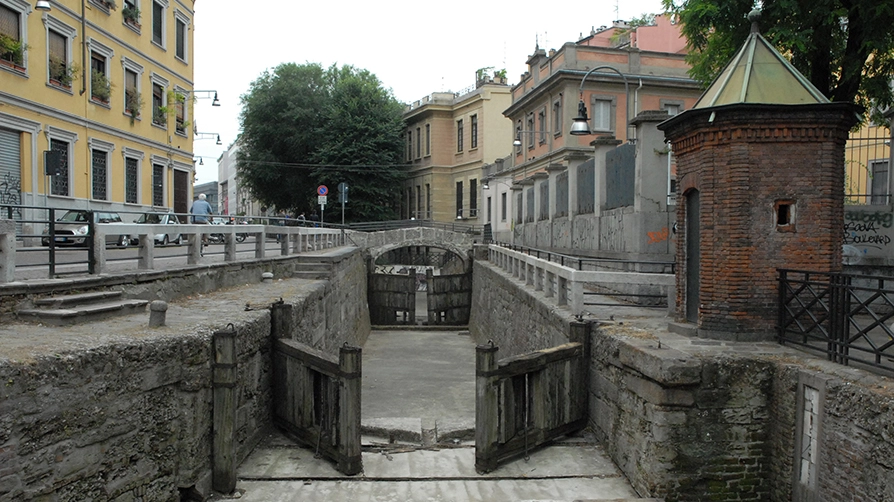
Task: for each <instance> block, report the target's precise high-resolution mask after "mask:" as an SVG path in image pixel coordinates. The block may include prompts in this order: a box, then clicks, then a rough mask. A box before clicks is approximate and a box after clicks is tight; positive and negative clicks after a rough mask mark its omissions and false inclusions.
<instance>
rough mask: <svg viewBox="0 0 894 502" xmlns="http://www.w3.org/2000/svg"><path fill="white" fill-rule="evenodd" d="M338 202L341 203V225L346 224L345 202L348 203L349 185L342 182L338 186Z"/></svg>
mask: <svg viewBox="0 0 894 502" xmlns="http://www.w3.org/2000/svg"><path fill="white" fill-rule="evenodd" d="M338 201H339V202H341V224H342V225H344V224H345V202H347V201H348V184H347V183H345V182H344V181H342V182H341V183H339V184H338Z"/></svg>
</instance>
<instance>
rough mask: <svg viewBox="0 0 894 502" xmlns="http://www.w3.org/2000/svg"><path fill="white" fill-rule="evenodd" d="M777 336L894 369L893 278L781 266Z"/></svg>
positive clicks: (832, 356)
mask: <svg viewBox="0 0 894 502" xmlns="http://www.w3.org/2000/svg"><path fill="white" fill-rule="evenodd" d="M778 274H779V308H778V325H777V339H778V341H779V343H781V344H784V345H797V346H799V347H801V348H803V349H805V350H807V351H810V352H815V353H822V354H825V355H826V357H827V358H828V360H830V361H833V362H837V363H840V364H844V365H865V366H868V367H869V368H874V369H878V370H883V371H884V372H888V373H894V325H892V321H894V287H892V286H894V278H890V277H873V276H865V275H852V274H841V273H827V272H810V271H801V270H779V271H778Z"/></svg>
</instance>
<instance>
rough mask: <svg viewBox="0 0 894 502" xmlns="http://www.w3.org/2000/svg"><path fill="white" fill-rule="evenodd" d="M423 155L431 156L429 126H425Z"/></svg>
mask: <svg viewBox="0 0 894 502" xmlns="http://www.w3.org/2000/svg"><path fill="white" fill-rule="evenodd" d="M425 155H426V156H428V155H431V124H425Z"/></svg>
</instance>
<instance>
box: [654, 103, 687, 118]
mask: <svg viewBox="0 0 894 502" xmlns="http://www.w3.org/2000/svg"><path fill="white" fill-rule="evenodd" d="M659 106H660V107H661V109H662V110H664V111H666V112H667V114H668V115H670V116H671V117H673V116H674V115H679V114H680V113H681V112H682V111H683V101H680V100H670V99H662V100H659Z"/></svg>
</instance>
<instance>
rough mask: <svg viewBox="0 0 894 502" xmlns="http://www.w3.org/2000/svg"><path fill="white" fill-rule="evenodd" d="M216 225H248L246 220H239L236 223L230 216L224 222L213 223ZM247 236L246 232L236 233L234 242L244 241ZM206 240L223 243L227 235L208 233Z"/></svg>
mask: <svg viewBox="0 0 894 502" xmlns="http://www.w3.org/2000/svg"><path fill="white" fill-rule="evenodd" d="M215 224H216V225H248V222H247V221H241V222H239V223H236V222H235V221H234V219H233V218H230V219H229V220H227V221H226V222H225V223H215ZM247 237H248V234H246V233H236V242H244V241H245V239H246V238H247ZM208 242H209V243H211V244H224V243H226V242H227V237H226V235H225V234H209V235H208Z"/></svg>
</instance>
